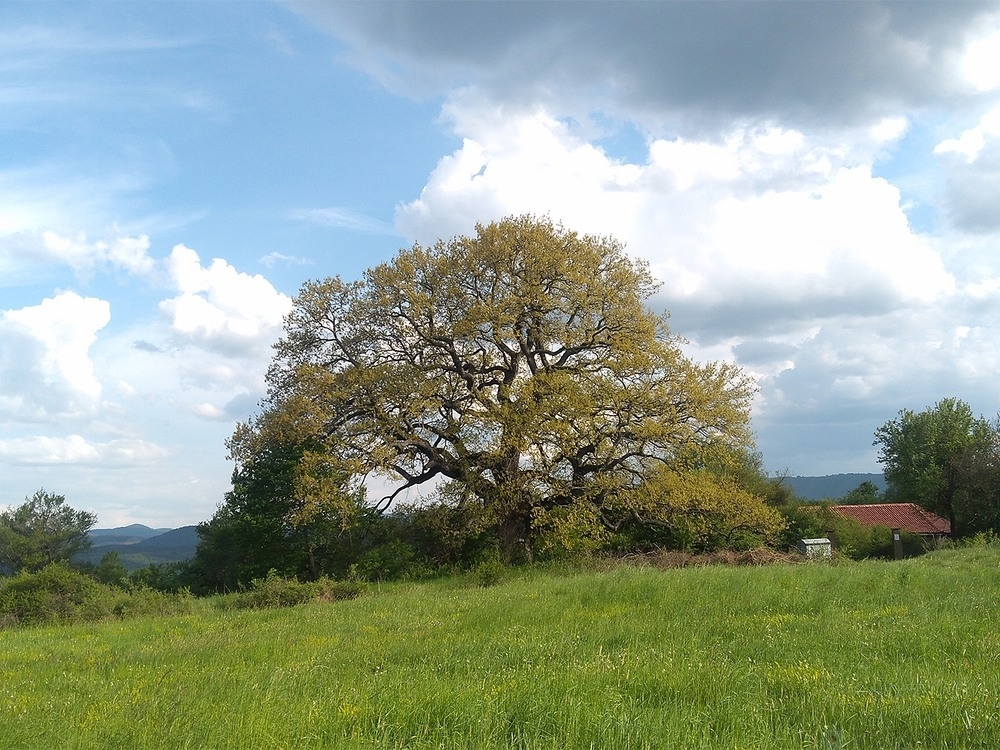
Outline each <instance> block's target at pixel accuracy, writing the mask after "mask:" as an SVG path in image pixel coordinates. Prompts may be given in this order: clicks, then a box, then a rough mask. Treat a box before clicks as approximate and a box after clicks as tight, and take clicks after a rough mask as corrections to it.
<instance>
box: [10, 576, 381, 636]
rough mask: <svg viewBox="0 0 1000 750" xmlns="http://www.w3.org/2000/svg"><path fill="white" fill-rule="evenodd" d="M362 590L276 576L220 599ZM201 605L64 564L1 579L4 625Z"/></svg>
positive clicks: (336, 595) (243, 605) (244, 605)
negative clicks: (107, 581) (97, 577)
mask: <svg viewBox="0 0 1000 750" xmlns="http://www.w3.org/2000/svg"><path fill="white" fill-rule="evenodd" d="M362 590H363V585H362V584H360V583H357V582H352V581H333V580H330V579H320V580H318V581H313V582H311V583H301V582H299V581H297V580H294V579H284V578H281V577H279V576H278V575H277V574H273V575H268V576H267V577H266V578H264V579H261V580H255V581H254V582H253V583H252V585H251V586H250V587H248V588H247V589H246V590H245V591H241V592H239V593H237V594H234V595H232V596H230V597H228V598H222V599H219V600H217V601H218V606H224V607H233V608H239V609H259V608H267V607H289V606H293V605H296V604H301V603H303V602H307V601H334V600H337V599H349V598H353V597H356V596H358V595H359V594H361V592H362ZM196 606H197V600H196V599H195V597H194V596H192V595H191V593H190V592H189V591H187V590H181V591H178V592H165V591H158V590H156V589H152V588H149V587H147V586H141V585H140V586H128V587H120V586H112V585H108V584H104V583H100V582H98V581H97V580H95V579H94V578H92V577H91V576H88V575H86V574H84V573H82V572H80V571H78V570H74V569H72V568H69V567H67V566H65V565H63V564H61V563H52V564H50V565H47V566H46V567H44V568H42V569H41V570H39V571H37V572H22V573H19V574H17V575H15V576H13V577H11V578H0V629H3V628H13V627H19V626H31V625H56V624H68V623H81V622H95V621H100V620H112V619H121V618H126V617H139V616H143V615H173V614H188V613H191V612H193V611H194V609H195V607H196Z"/></svg>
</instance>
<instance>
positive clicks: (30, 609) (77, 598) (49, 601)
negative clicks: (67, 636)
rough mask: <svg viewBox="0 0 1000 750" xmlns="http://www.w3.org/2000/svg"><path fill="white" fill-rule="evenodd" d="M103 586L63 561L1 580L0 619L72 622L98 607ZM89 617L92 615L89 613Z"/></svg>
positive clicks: (31, 622)
mask: <svg viewBox="0 0 1000 750" xmlns="http://www.w3.org/2000/svg"><path fill="white" fill-rule="evenodd" d="M100 590H101V587H100V585H99V584H98V583H97V582H96V581H94V580H93V579H92V578H90V577H89V576H86V575H84V574H83V573H79V572H77V571H75V570H71V569H70V568H68V567H66V566H65V565H62V564H60V563H50V564H49V565H47V566H45V567H44V568H42V569H41V570H39V571H32V572H29V571H23V572H21V573H18V574H17V575H16V576H14V577H13V578H10V579H8V580H6V581H3V582H2V583H0V621H3V622H5V623H6V624H10V625H22V624H24V625H34V624H41V623H57V622H70V621H72V620H74V619H77V618H82V617H85V616H89V615H90V614H91V613H93V612H94V611H95V609H97V608H96V607H95V606H94V602H95V601H96V600H97V599H98V598H99V593H100ZM86 619H89V617H86Z"/></svg>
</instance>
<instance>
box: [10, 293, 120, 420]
mask: <svg viewBox="0 0 1000 750" xmlns="http://www.w3.org/2000/svg"><path fill="white" fill-rule="evenodd" d="M110 320H111V306H110V304H109V303H108V302H107V301H105V300H101V299H95V298H92V297H81V296H80V295H79V294H76V293H75V292H63V293H61V294H58V295H56V296H55V297H51V298H48V299H45V300H43V301H42V302H41V303H40V304H38V305H33V306H30V307H23V308H21V309H18V310H6V311H4V312H3V313H0V416H7V417H9V418H19V419H48V418H54V417H67V416H79V415H82V414H87V413H90V412H92V411H93V410H94V409H96V408H97V406H98V404H99V401H100V397H101V384H100V382H99V380H98V378H97V377H96V376H95V374H94V365H93V362H92V361H91V359H90V347H91V345H92V344H93V343H94V341H95V340H96V338H97V334H98V332H99V331H100V330H101V329H103V328H104V327H105V326H106V325H107V324H108V323H109V322H110Z"/></svg>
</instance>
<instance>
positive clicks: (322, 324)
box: [230, 216, 779, 555]
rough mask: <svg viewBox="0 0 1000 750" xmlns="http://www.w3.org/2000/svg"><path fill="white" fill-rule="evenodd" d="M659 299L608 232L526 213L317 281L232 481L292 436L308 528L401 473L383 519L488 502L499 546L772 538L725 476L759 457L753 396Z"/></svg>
mask: <svg viewBox="0 0 1000 750" xmlns="http://www.w3.org/2000/svg"><path fill="white" fill-rule="evenodd" d="M656 288H657V285H656V284H655V282H654V280H653V278H652V276H651V275H650V273H649V270H648V268H647V266H646V265H645V264H644V263H642V262H639V261H637V260H634V259H632V258H630V257H629V256H628V255H626V253H625V252H624V249H623V247H622V245H621V244H620V243H619V242H617V241H616V240H614V239H612V238H608V237H596V236H585V235H580V234H577V233H575V232H573V231H569V230H567V229H565V228H564V227H562V226H561V225H558V224H554V223H553V222H551V221H550V220H548V219H541V218H537V217H533V216H521V217H515V218H508V219H504V220H502V221H499V222H495V223H491V224H487V225H479V226H477V227H476V232H475V235H474V236H460V237H455V238H453V239H450V240H447V241H439V242H437V243H436V244H435V245H433V246H430V247H424V246H421V245H415V246H413V247H412V248H411V249H408V250H403V251H400V252H399V253H398V254H397V255H396V257H395V258H394V259H393V260H392V261H391V262H388V263H384V264H382V265H379V266H377V267H375V268H372V269H370V270H369V271H368V272H367V273H366V274H365V275H364V277H363V278H362V279H361V280H359V281H355V282H345V281H343V280H341V279H339V278H330V279H326V280H322V281H315V282H310V283H307V284H306V285H305V286H304V287H303V288H302V290H301V293H300V294H299V296H298V298H297V299H296V301H295V304H294V308H293V310H292V312H291V313H290V315H289V316H288V318H287V320H286V326H285V335H284V337H283V339H282V340H281V341H280V342H279V343H278V344H277V345H276V354H275V357H274V360H273V363H272V366H271V368H270V370H269V372H268V382H269V395H268V398H267V399H266V400H265V402H264V404H263V411H262V413H261V414H260V415H259V416H258V417H257V418H255V419H254V420H252V421H251V422H250V423H248V424H244V425H241V426H240V427H239V428H238V429H237V431H236V433H235V434H234V436H233V438H232V439H231V441H230V452H231V455H232V457H233V458H234V459H235V461H236V472H237V475H240V474H241V472H242V473H243V474H247V473H248V472H252V469H253V464H254V462H255V461H258V460H259V459H260V457H261V456H263V455H267V453H268V450H269V449H267V448H266V446H271V447H272V448H271V449H273V446H274V445H276V444H281V443H285V444H294V445H295V446H296V450H297V451H298V455H299V459H298V462H297V465H296V467H295V470H294V472H293V473H294V477H293V483H294V486H295V488H296V489H295V492H294V494H295V500H294V503H293V505H294V507H295V508H296V511H295V514H296V515H297V516H299V517H302V518H306V519H308V517H309V516H310V514H313V513H315V512H318V509H320V508H325V509H327V511H326V512H328V509H329V507H330V506H331V505H336V504H337V503H342V504H343V508H344V510H345V518H346V514H347V512H348V511H349V510H350V508H351V505H352V498H356V490H357V485H358V483H360V482H361V481H362V479H363V478H364V477H366V476H369V475H372V474H375V475H382V476H384V477H387V478H388V479H389V480H390V484H389V485H388V486H389V487H391V488H392V489H390V490H387V491H386V493H385V494H384V496H382V497H378V498H374V500H375V501H376V502H377V504H378V505H379V507H381V508H386V507H389V505H390V504H391V503H392V502H393V500H394V499H395V498H396V497H397V496H399V495H400V493H402V492H403V491H404V490H405V489H407V488H410V487H414V486H417V485H428V483H430V484H429V486H435V487H437V488H439V489H445V488H446V489H447V492H446V493H445V494H446V495H447V496H448V497H449V498H451V499H452V500H453V501H456V502H466V503H473V504H476V506H477V507H479V508H480V509H482V511H483V512H484V513H486V514H487V515H488V516H489V518H490V522H491V523H492V524H493V525H494V528H495V529H496V530H497V532H498V534H499V537H500V540H501V542H502V545H503V549H504V551H505V553H506V554H507V555H512V554H514V553H515V552H516V551H517V550H518V549H519V548H522V549H523V548H525V547H530V545H531V544H532V542H533V541H535V540H537V539H538V537H539V534H542V533H544V534H545V535H546V538H547V539H549V540H556V541H555V543H559V544H567V545H569V546H572V540H574V539H575V540H577V541H579V540H580V539H587V538H591V539H599V538H600V537H601V535H602V534H605V533H607V530H609V529H614V528H616V527H618V526H620V525H621V524H623V523H633V522H637V521H638V522H643V523H646V522H648V523H657V524H664V525H666V526H668V527H671V526H675V525H677V523H678V522H679V521H683V522H684V524H686V527H691V526H692V525H694V526H699V524H697V523H695V524H693V522H692V519H695V518H697V517H698V516H699V515H703V516H704V517H705V518H709V517H711V519H712V521H711V523H710V524H708V525H712V524H715V525H716V526H718V524H719V523H722V524H723V525H724V524H725V523H726V522H727V516H728V515H733V516H734V520H733V522H732V526H733V528H734V529H735V528H744V529H756V530H758V531H768V530H773V529H774V528H775V526H776V525H777V524H778V523H779V521H778V520H777V519H776V514H773V513H771V512H770V511H769V510H768V509H767V508H765V507H764V506H763V504H762V503H761V501H760V500H759V498H757V497H755V496H753V495H751V494H750V493H748V492H741V490H740V489H739V488H738V487H736V486H735V485H734V484H733V483H732V482H728V480H725V479H720V481H719V482H715V481H714V480H713V477H716V476H720V477H721V475H720V474H719V471H718V468H719V467H720V466H724V464H725V461H726V458H727V456H732V455H734V454H736V453H739V452H740V451H744V450H746V449H748V448H750V447H751V446H752V437H751V434H750V431H749V412H750V404H751V399H752V396H753V393H754V391H755V386H754V384H753V382H752V381H751V380H750V379H749V378H748V377H747V376H745V375H744V374H743V373H742V372H741V371H740V370H739V369H738V368H737V367H736V366H734V365H732V364H728V363H722V362H713V363H707V364H698V363H695V362H693V361H692V360H691V359H689V358H688V357H686V356H685V354H684V352H683V350H682V345H683V343H684V342H683V341H682V340H681V339H679V338H678V337H677V336H675V335H673V334H672V333H671V332H670V330H669V328H668V326H667V322H666V318H665V316H660V315H656V314H654V313H653V312H651V311H650V310H649V309H648V308H647V306H646V302H647V301H648V300H649V298H650V297H651V295H652V294H653V293H654V292H655V290H656ZM695 475H697V476H698V480H697V481H693V480H692V479H691V477H694V476H695ZM681 476H686V477H688V479H686V480H684V481H678V479H677V477H681ZM671 477H673V478H671ZM723 495H724V496H725V497H726V498H727V501H726V502H720V496H723ZM699 497H703V498H706V502H704V503H699ZM734 503H735V505H738V506H739V510H738V512H733V505H734ZM720 509H723V510H720ZM727 509H728V510H727ZM748 510H749V512H748ZM720 514H721V515H720ZM681 515H683V519H682V518H681ZM705 523H707V522H705ZM705 523H702V524H701V526H704V525H705ZM522 545H523V547H522Z"/></svg>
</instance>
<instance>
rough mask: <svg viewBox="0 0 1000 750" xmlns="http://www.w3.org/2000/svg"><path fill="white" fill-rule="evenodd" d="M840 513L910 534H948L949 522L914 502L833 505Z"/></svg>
mask: <svg viewBox="0 0 1000 750" xmlns="http://www.w3.org/2000/svg"><path fill="white" fill-rule="evenodd" d="M833 509H834V510H835V511H837V512H838V513H840V514H841V515H844V516H847V517H848V518H853V519H855V520H856V521H860V522H861V523H863V524H865V525H866V526H888V527H889V528H890V529H899V530H901V531H909V532H910V533H912V534H950V533H951V524H950V523H949V522H948V521H947V520H945V519H944V518H941V516H937V515H935V514H933V513H931V512H930V511H926V510H924V509H923V508H921V507H920V506H919V505H917V504H916V503H882V504H880V505H834V506H833Z"/></svg>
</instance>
